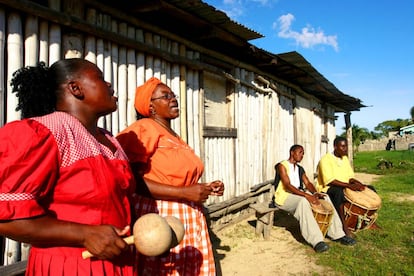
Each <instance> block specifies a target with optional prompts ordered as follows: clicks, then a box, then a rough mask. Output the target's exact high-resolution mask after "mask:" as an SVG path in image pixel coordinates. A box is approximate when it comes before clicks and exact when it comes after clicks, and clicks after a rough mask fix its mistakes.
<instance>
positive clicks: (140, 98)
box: [134, 77, 161, 117]
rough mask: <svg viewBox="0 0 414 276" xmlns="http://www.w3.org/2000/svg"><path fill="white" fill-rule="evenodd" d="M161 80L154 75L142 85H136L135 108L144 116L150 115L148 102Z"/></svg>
mask: <svg viewBox="0 0 414 276" xmlns="http://www.w3.org/2000/svg"><path fill="white" fill-rule="evenodd" d="M160 83H161V81H160V80H159V79H157V78H155V77H152V78H150V79H149V80H147V81H146V82H145V83H144V84H143V85H141V86H138V87H137V89H136V90H135V104H134V106H135V109H136V110H137V111H138V113H139V114H141V115H142V116H144V117H149V115H150V102H151V97H152V92H154V90H155V88H156V87H157V85H158V84H160Z"/></svg>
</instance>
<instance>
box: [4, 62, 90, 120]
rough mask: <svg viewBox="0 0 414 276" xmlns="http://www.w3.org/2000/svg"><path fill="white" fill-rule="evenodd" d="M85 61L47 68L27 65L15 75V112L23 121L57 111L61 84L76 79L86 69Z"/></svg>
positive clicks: (12, 81)
mask: <svg viewBox="0 0 414 276" xmlns="http://www.w3.org/2000/svg"><path fill="white" fill-rule="evenodd" d="M85 62H88V61H86V60H84V59H80V58H73V59H63V60H60V61H57V62H55V63H54V64H52V65H51V66H50V67H47V66H46V65H45V63H44V62H39V63H37V65H36V66H27V67H23V68H20V69H18V70H17V71H16V72H14V73H13V78H12V80H11V86H12V92H13V93H16V96H17V98H18V103H17V106H16V111H21V117H22V118H30V117H35V116H42V115H46V114H49V113H52V112H54V111H55V110H56V102H57V101H58V100H59V97H60V95H61V93H62V91H63V90H62V84H64V83H65V82H66V81H67V80H69V79H73V78H75V77H76V76H77V74H78V73H80V70H81V69H82V68H83V67H84V65H85Z"/></svg>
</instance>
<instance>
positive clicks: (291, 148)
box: [289, 144, 303, 152]
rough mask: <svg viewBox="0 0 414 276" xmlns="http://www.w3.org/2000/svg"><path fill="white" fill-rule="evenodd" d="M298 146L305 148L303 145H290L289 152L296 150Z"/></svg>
mask: <svg viewBox="0 0 414 276" xmlns="http://www.w3.org/2000/svg"><path fill="white" fill-rule="evenodd" d="M298 148H303V147H302V146H301V145H298V144H295V145H293V146H291V147H290V150H289V152H292V151H295V150H296V149H298Z"/></svg>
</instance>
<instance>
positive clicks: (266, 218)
mask: <svg viewBox="0 0 414 276" xmlns="http://www.w3.org/2000/svg"><path fill="white" fill-rule="evenodd" d="M270 203H271V202H269V201H265V202H257V203H252V204H250V205H249V207H250V208H252V209H254V210H255V211H256V219H257V220H256V230H255V233H256V235H263V238H264V239H265V240H268V239H269V238H270V232H271V230H272V227H273V219H274V213H275V211H276V210H278V209H279V208H277V207H272V206H270Z"/></svg>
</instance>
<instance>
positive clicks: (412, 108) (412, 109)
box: [410, 106, 414, 123]
mask: <svg viewBox="0 0 414 276" xmlns="http://www.w3.org/2000/svg"><path fill="white" fill-rule="evenodd" d="M410 114H411V121H412V122H413V123H414V106H413V107H411V110H410Z"/></svg>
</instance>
